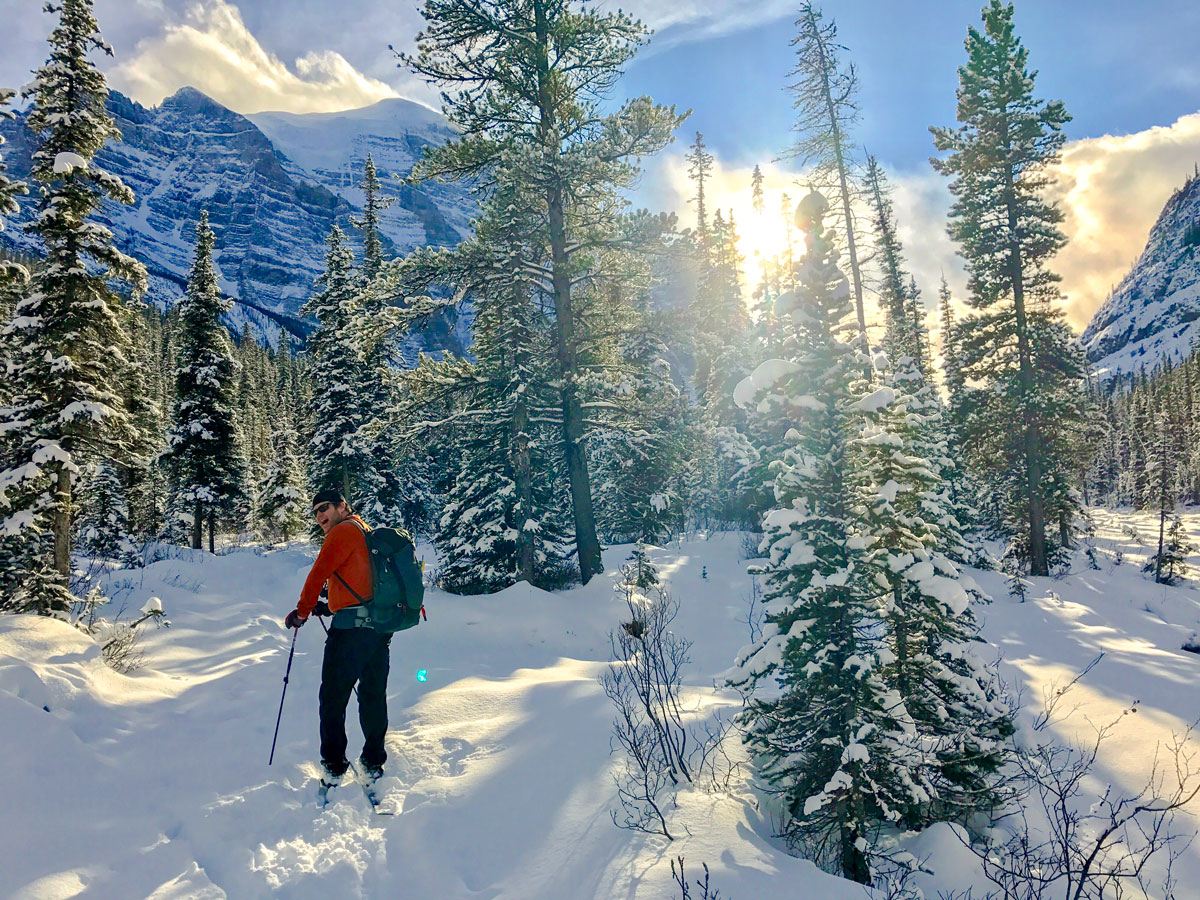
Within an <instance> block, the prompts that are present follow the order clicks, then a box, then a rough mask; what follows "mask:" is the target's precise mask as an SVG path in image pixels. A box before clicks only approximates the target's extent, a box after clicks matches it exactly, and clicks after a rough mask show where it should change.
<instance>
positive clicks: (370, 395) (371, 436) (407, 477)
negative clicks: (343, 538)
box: [348, 154, 429, 532]
mask: <svg viewBox="0 0 1200 900" xmlns="http://www.w3.org/2000/svg"><path fill="white" fill-rule="evenodd" d="M360 186H361V188H362V192H363V207H362V208H363V213H362V217H361V218H358V219H355V220H352V224H353V225H354V226H355V228H357V229H358V230H359V231H360V232H361V233H362V239H363V262H362V268H361V270H360V271H359V273H358V275H357V276H356V279H355V283H356V285H357V289H358V299H357V301H356V312H355V314H354V315H353V316H352V317H351V319H350V321H349V323H348V328H349V332H348V333H349V334H351V335H353V337H352V338H351V339H352V340H353V341H354V342H355V343H357V345H358V347H359V348H360V353H361V356H362V359H363V361H362V366H363V373H362V385H363V388H364V390H365V391H366V394H365V396H364V397H363V398H362V410H363V420H362V423H361V426H360V428H361V433H360V434H359V436H358V440H359V442H360V443H362V444H364V445H365V446H366V447H367V460H368V465H367V467H366V468H365V469H364V470H363V471H362V473H361V477H360V486H359V500H358V506H356V507H355V508H356V509H357V510H358V511H360V512H362V513H363V514H364V515H366V516H367V518H368V520H369V521H372V522H376V523H384V522H386V523H392V524H396V525H399V524H401V523H403V524H404V525H405V526H406V527H408V528H409V529H410V530H412V531H414V532H416V531H420V530H422V529H423V528H425V527H427V525H428V521H427V520H428V513H427V511H426V509H425V505H426V503H425V502H424V501H425V500H426V498H427V497H428V493H429V488H428V484H427V482H428V478H429V474H428V472H427V465H426V463H427V461H426V458H425V455H424V454H423V453H421V452H420V450H421V448H419V447H411V446H407V445H402V444H401V443H399V442H397V441H396V440H395V437H396V434H395V430H394V429H392V428H389V427H388V426H387V424H386V421H385V420H386V416H385V411H386V410H388V409H391V408H392V407H394V406H395V405H396V403H397V399H398V398H397V397H396V391H397V385H396V379H395V378H394V377H393V369H394V368H395V367H396V366H397V365H398V364H399V363H400V360H399V357H398V354H397V351H396V337H397V333H398V332H400V331H402V330H403V323H404V322H405V321H406V320H405V318H404V317H403V316H402V315H400V314H399V310H397V309H395V308H394V307H393V306H391V305H390V304H389V302H388V297H387V295H386V293H385V291H384V290H383V289H382V288H381V287H380V285H379V284H378V283H377V282H376V278H377V277H378V276H379V274H380V272H381V270H382V269H383V266H384V257H383V237H382V233H381V232H380V230H379V217H380V214H381V213H382V212H383V211H384V210H386V209H387V208H388V207H389V206H391V205H392V203H393V202H394V200H395V198H394V197H385V196H383V195H382V193H381V185H380V182H379V176H378V173H377V171H376V168H375V160H374V158H373V157H372V156H371V155H370V154H368V155H367V159H366V162H365V163H364V164H363V179H362V182H361V185H360Z"/></svg>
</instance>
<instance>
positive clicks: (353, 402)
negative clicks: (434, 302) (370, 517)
mask: <svg viewBox="0 0 1200 900" xmlns="http://www.w3.org/2000/svg"><path fill="white" fill-rule="evenodd" d="M326 246H327V247H328V248H329V249H328V252H327V253H326V255H325V272H324V273H323V274H322V275H321V277H320V278H318V279H317V282H316V286H317V287H318V288H319V290H318V291H317V293H315V294H314V295H313V296H312V297H311V298H309V300H308V302H307V303H305V304H304V307H303V308H302V309H301V313H302V314H303V315H306V316H313V317H315V318H316V320H317V328H316V330H315V331H314V332H313V333H312V334H311V335H310V336H309V338H308V356H309V359H310V360H311V364H310V370H309V371H310V377H311V380H312V384H313V399H312V404H311V406H310V407H309V408H310V409H311V410H312V415H313V433H312V437H311V439H310V440H309V445H308V456H309V469H308V479H309V486H310V487H311V488H312V489H313V491H314V492H315V491H318V490H321V489H323V488H337V489H338V490H340V491H341V492H342V496H343V497H345V498H346V499H347V501H349V503H350V505H351V506H352V507H354V508H356V509H357V508H359V505H360V501H362V500H363V499H364V497H365V496H366V497H369V496H370V494H369V493H368V492H366V491H364V489H363V480H364V479H363V473H365V472H367V471H368V469H369V468H370V464H371V459H370V447H369V444H368V442H367V441H366V440H364V439H363V437H362V435H361V434H360V430H361V428H362V426H363V424H364V423H365V422H367V421H368V415H367V412H368V411H367V410H366V409H364V402H365V400H366V399H367V398H368V397H369V396H370V394H369V392H368V388H367V385H366V384H365V381H366V373H365V368H364V366H363V361H362V357H361V356H360V355H359V353H358V347H357V345H356V343H355V340H354V335H353V332H352V329H351V325H352V323H353V321H354V318H355V316H356V315H357V314H358V309H359V307H358V294H357V286H356V284H355V277H354V271H353V265H354V258H353V257H352V256H351V253H350V250H349V248H348V247H347V246H346V244H345V235H343V234H342V230H341V229H340V228H338V227H337V226H336V225H335V226H333V228H332V229H331V230H330V232H329V237H328V239H327V240H326Z"/></svg>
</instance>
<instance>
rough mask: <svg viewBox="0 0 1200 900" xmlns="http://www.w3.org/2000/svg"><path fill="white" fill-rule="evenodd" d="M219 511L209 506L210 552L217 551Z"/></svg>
mask: <svg viewBox="0 0 1200 900" xmlns="http://www.w3.org/2000/svg"><path fill="white" fill-rule="evenodd" d="M216 534H217V513H216V510H215V509H214V508H213V507H211V506H210V507H209V508H208V552H209V553H216V552H217V547H216V543H217V541H216Z"/></svg>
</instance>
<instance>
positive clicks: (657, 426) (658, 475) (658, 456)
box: [593, 303, 686, 543]
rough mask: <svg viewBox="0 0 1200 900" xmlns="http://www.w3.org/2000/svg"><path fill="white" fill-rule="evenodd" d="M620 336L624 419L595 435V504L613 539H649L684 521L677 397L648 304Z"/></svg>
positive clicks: (680, 405) (681, 420) (681, 411)
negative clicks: (629, 327)
mask: <svg viewBox="0 0 1200 900" xmlns="http://www.w3.org/2000/svg"><path fill="white" fill-rule="evenodd" d="M634 318H635V324H634V327H633V329H632V330H631V332H630V333H628V334H627V335H625V336H624V338H623V340H622V342H621V343H622V346H621V347H620V355H621V359H622V361H623V364H622V367H621V368H622V370H623V371H622V373H621V377H620V384H619V395H618V398H614V400H616V401H617V402H619V404H620V406H621V407H622V413H621V415H622V418H624V419H625V421H624V422H621V423H620V424H619V427H614V428H610V429H608V430H607V431H605V432H602V433H600V434H598V435H597V436H596V438H595V439H594V441H593V443H594V444H595V452H596V455H597V457H598V458H599V460H598V464H597V465H596V467H595V470H596V482H597V487H596V505H597V508H598V509H599V510H600V523H601V528H602V531H603V532H604V533H605V534H607V535H609V536H610V537H611V538H612V539H614V540H615V541H616V542H617V543H631V542H634V541H642V542H645V543H656V542H658V541H661V540H663V539H664V538H665V537H668V536H669V535H670V534H671V532H673V531H675V530H677V529H679V528H680V527H681V526H682V525H683V523H684V520H683V511H684V507H683V504H684V496H683V494H684V492H683V488H682V476H683V469H684V464H685V461H686V456H685V453H686V445H685V443H684V441H685V439H686V434H685V432H684V403H683V398H682V397H681V396H680V392H679V389H678V388H677V387H676V386H675V383H674V382H673V381H672V379H671V364H670V362H669V360H668V356H669V351H668V349H667V345H666V343H665V342H664V340H663V337H662V328H661V325H660V322H659V321H656V320H661V317H659V316H656V315H655V314H654V313H652V312H651V310H650V309H649V308H648V304H647V303H643V304H642V308H640V309H638V310H637V311H636V313H635V317H634Z"/></svg>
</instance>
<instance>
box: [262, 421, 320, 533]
mask: <svg viewBox="0 0 1200 900" xmlns="http://www.w3.org/2000/svg"><path fill="white" fill-rule="evenodd" d="M271 444H272V446H273V447H274V453H273V455H272V457H271V463H270V465H269V466H267V473H266V475H265V476H264V478H263V480H262V483H261V484H260V485H259V488H258V498H257V502H256V503H255V518H256V519H257V521H258V524H259V526H260V527H261V528H262V530H263V532H264V533H266V534H267V535H270V536H272V537H274V536H276V535H278V536H279V537H282V538H283V539H284V540H285V541H290V540H291V539H292V536H293V535H296V534H300V533H301V532H303V531H304V529H305V526H306V525H307V524H308V515H309V504H308V498H309V495H308V492H307V491H306V490H305V487H306V485H305V481H304V472H303V470H302V469H301V467H300V462H299V460H298V459H297V457H296V432H295V431H294V430H293V429H292V428H291V427H290V423H284V424H282V425H281V426H280V428H279V429H278V430H276V431H275V432H274V433H273V434H272V435H271Z"/></svg>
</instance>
